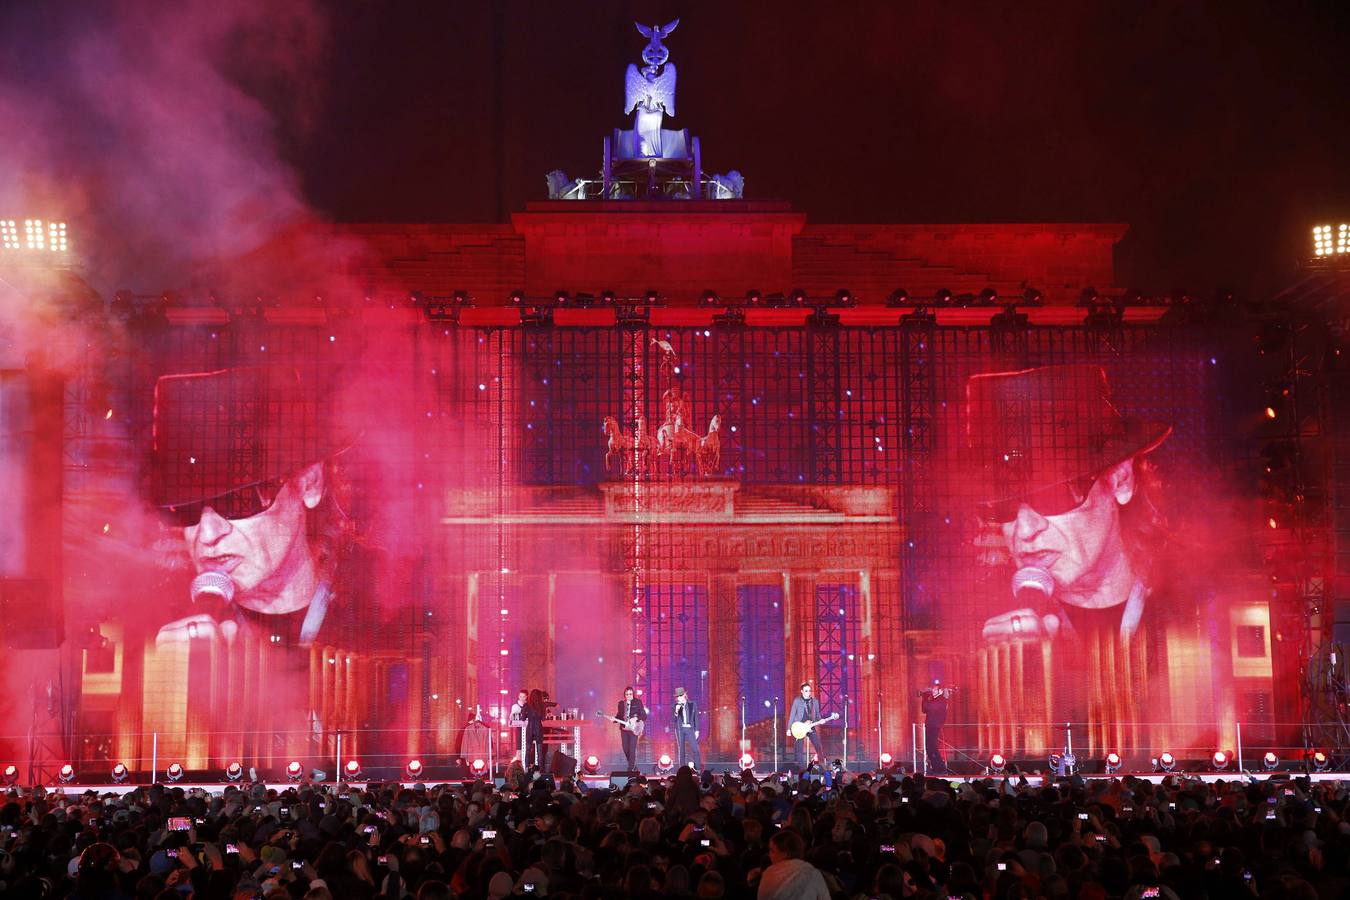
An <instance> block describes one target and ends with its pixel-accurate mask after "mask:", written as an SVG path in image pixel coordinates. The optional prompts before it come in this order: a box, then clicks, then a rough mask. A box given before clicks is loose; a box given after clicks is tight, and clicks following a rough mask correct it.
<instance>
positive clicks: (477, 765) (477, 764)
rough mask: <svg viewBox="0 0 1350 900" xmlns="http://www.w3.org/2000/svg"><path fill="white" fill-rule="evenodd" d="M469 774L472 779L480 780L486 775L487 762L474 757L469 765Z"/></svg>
mask: <svg viewBox="0 0 1350 900" xmlns="http://www.w3.org/2000/svg"><path fill="white" fill-rule="evenodd" d="M469 774H471V775H473V777H474V778H482V777H483V776H484V775H486V774H487V760H485V759H481V758H478V757H475V758H474V759H473V761H471V762H470V763H469Z"/></svg>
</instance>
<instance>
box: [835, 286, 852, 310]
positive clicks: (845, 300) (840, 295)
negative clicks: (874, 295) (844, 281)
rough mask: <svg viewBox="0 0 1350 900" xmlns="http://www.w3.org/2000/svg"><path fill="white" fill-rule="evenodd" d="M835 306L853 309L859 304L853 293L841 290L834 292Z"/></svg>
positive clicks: (844, 289) (845, 289)
mask: <svg viewBox="0 0 1350 900" xmlns="http://www.w3.org/2000/svg"><path fill="white" fill-rule="evenodd" d="M834 305H835V306H844V307H852V306H855V305H857V302H856V301H855V300H854V298H853V292H852V291H850V290H848V289H847V288H840V289H839V290H837V291H835V292H834Z"/></svg>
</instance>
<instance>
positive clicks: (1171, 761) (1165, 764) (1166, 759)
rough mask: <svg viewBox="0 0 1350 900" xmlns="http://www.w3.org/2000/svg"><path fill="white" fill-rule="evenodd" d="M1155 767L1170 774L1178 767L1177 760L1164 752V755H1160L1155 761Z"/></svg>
mask: <svg viewBox="0 0 1350 900" xmlns="http://www.w3.org/2000/svg"><path fill="white" fill-rule="evenodd" d="M1154 765H1155V766H1156V767H1157V768H1158V769H1160V770H1161V771H1163V772H1170V771H1172V770H1173V769H1175V768H1176V767H1177V758H1176V757H1175V756H1173V755H1172V754H1171V753H1169V752H1167V751H1166V750H1164V751H1163V752H1162V753H1159V754H1158V758H1157V760H1155V761H1154Z"/></svg>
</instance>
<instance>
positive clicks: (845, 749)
mask: <svg viewBox="0 0 1350 900" xmlns="http://www.w3.org/2000/svg"><path fill="white" fill-rule="evenodd" d="M844 768H845V769H847V768H848V694H845V695H844Z"/></svg>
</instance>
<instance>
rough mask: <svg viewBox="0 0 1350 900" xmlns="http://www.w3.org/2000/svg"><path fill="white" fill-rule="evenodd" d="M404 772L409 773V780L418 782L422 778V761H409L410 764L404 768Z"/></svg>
mask: <svg viewBox="0 0 1350 900" xmlns="http://www.w3.org/2000/svg"><path fill="white" fill-rule="evenodd" d="M403 771H404V772H406V773H407V775H408V777H409V778H411V779H413V780H414V781H416V780H418V779H419V778H421V777H422V762H421V760H417V759H414V760H409V761H408V764H407V765H406V766H404V767H403Z"/></svg>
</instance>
